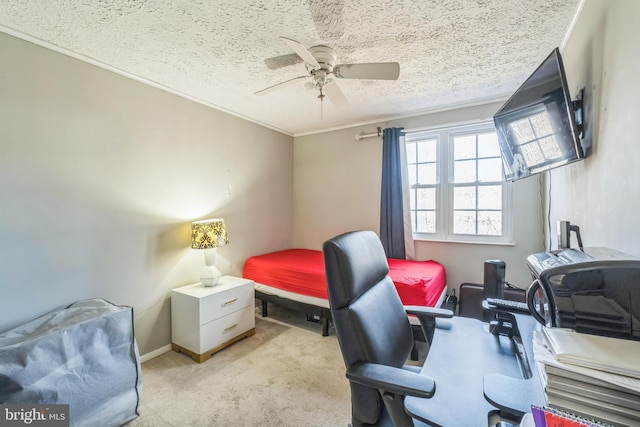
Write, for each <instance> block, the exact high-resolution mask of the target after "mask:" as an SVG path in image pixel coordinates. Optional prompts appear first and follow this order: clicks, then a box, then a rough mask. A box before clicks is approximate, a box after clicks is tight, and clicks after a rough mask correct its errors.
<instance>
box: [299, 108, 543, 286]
mask: <svg viewBox="0 0 640 427" xmlns="http://www.w3.org/2000/svg"><path fill="white" fill-rule="evenodd" d="M501 105H502V102H499V103H492V104H487V105H481V106H474V107H468V108H462V109H458V110H450V111H444V112H439V113H433V114H426V115H422V116H417V117H411V118H405V119H399V120H393V121H388V122H380V123H376V124H371V125H367V126H360V127H354V128H349V129H342V130H336V131H332V132H325V133H321V134H315V135H306V136H299V137H296V138H295V144H294V179H293V182H294V228H295V244H296V246H299V247H304V248H309V249H320V248H321V246H322V242H324V241H325V240H327V239H329V238H331V237H333V236H334V235H336V234H339V233H343V232H345V231H349V230H357V229H368V230H374V231H376V232H378V230H379V226H380V182H381V168H382V167H381V165H382V139H381V138H378V137H374V138H368V139H364V140H360V141H356V140H355V135H356V134H359V133H367V134H369V133H375V132H376V127H377V126H380V127H382V128H385V127H392V126H397V127H404V128H406V129H417V128H425V127H434V126H442V125H447V124H452V123H464V122H469V121H479V120H487V119H491V118H492V116H493V114H494V113H495V112H496V111H497V109H498V108H499V107H500V106H501ZM512 200H513V209H514V215H513V237H514V238H513V244H512V245H495V244H493V245H485V244H477V243H473V244H472V243H453V242H432V241H416V242H415V252H416V259H418V260H427V259H433V260H436V261H438V262H440V263H441V264H443V265H444V266H445V268H446V271H447V285H448V287H449V288H450V289H456V292H458V291H457V289H458V288H459V286H460V284H462V283H464V282H472V283H482V282H483V274H484V273H483V266H484V261H485V260H487V259H495V258H498V259H503V260H504V261H505V262H506V263H507V280H508V281H509V282H511V283H513V284H514V285H516V286H518V287H522V288H524V287H526V286H528V285H529V283H530V282H531V280H530V276H529V273H528V270H527V267H526V264H525V258H526V257H527V255H529V254H531V253H533V252H539V251H541V250H542V249H543V225H542V218H543V213H542V208H543V205H542V199H541V196H540V180H539V179H538V178H536V177H531V178H528V179H525V180H522V181H518V182H516V183H514V184H512Z"/></svg>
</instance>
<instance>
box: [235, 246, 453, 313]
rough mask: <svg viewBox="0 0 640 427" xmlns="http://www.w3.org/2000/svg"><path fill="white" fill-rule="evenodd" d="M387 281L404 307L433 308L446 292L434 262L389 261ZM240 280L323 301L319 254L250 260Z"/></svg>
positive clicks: (275, 254)
mask: <svg viewBox="0 0 640 427" xmlns="http://www.w3.org/2000/svg"><path fill="white" fill-rule="evenodd" d="M388 263H389V277H391V280H393V282H394V284H395V286H396V289H397V291H398V295H399V296H400V300H401V301H402V303H403V304H404V305H421V306H427V307H437V306H438V305H439V304H440V303H441V301H442V295H443V294H444V293H445V290H446V289H445V288H446V273H445V269H444V267H443V266H442V265H441V264H439V263H438V262H436V261H431V260H429V261H411V260H403V259H395V258H389V259H388ZM242 275H243V277H245V278H247V279H251V280H253V281H254V282H256V284H260V285H265V286H268V287H271V288H276V289H279V290H282V291H286V292H288V293H290V294H299V295H304V296H307V297H311V298H319V299H322V300H327V299H328V296H327V285H326V281H325V272H324V255H323V253H322V251H315V250H310V249H288V250H284V251H278V252H272V253H268V254H264V255H257V256H253V257H250V258H249V259H248V260H247V262H246V263H245V265H244V271H243V274H242Z"/></svg>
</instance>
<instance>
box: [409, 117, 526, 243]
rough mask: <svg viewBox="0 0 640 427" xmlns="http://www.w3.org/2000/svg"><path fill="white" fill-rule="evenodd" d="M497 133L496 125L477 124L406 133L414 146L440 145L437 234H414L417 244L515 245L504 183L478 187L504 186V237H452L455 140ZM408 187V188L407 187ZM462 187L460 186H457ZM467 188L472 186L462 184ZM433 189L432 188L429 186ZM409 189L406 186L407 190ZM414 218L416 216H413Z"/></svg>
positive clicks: (438, 151)
mask: <svg viewBox="0 0 640 427" xmlns="http://www.w3.org/2000/svg"><path fill="white" fill-rule="evenodd" d="M487 132H496V129H495V126H494V124H493V121H486V122H480V123H474V124H462V125H451V126H446V127H439V128H431V129H426V130H420V131H414V132H406V133H405V137H404V141H405V143H406V142H412V141H419V140H422V139H436V141H437V143H436V144H437V148H436V151H437V166H436V174H437V178H436V185H435V188H436V232H435V233H417V232H415V231H414V232H413V238H414V240H429V241H445V242H470V243H485V244H512V243H513V230H512V223H513V221H512V216H513V211H512V206H511V199H512V196H511V187H512V186H511V185H510V184H511V183H510V182H507V181H505V180H504V175H503V178H502V180H501V181H495V182H494V181H492V182H490V183H477V184H475V185H476V186H477V185H478V184H480V185H496V184H500V185H502V235H500V236H490V235H477V234H454V233H453V189H454V188H455V187H456V184H455V183H453V182H452V181H453V162H454V156H453V144H452V141H453V138H454V136H459V135H465V134H467V135H468V134H481V133H487ZM407 185H408V184H407ZM457 185H461V184H457ZM463 185H464V186H467V185H469V183H465V184H463ZM430 186H431V185H430ZM408 189H409V187H408V186H407V190H408ZM411 214H412V215H413V212H411Z"/></svg>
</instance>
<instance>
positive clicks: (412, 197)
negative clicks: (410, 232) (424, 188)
mask: <svg viewBox="0 0 640 427" xmlns="http://www.w3.org/2000/svg"><path fill="white" fill-rule="evenodd" d="M409 209H411V210H412V211H413V210H415V209H416V189H415V188H410V189H409Z"/></svg>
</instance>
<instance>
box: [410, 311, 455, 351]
mask: <svg viewBox="0 0 640 427" xmlns="http://www.w3.org/2000/svg"><path fill="white" fill-rule="evenodd" d="M404 310H405V311H406V312H407V314H413V315H414V316H416V317H417V318H418V320H419V321H420V327H421V328H422V333H423V334H424V336H425V339H426V340H427V343H428V344H429V345H431V343H432V341H433V333H434V330H435V327H436V319H437V318H450V317H453V311H451V310H447V309H445V308H434V307H424V306H421V305H405V306H404Z"/></svg>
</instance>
